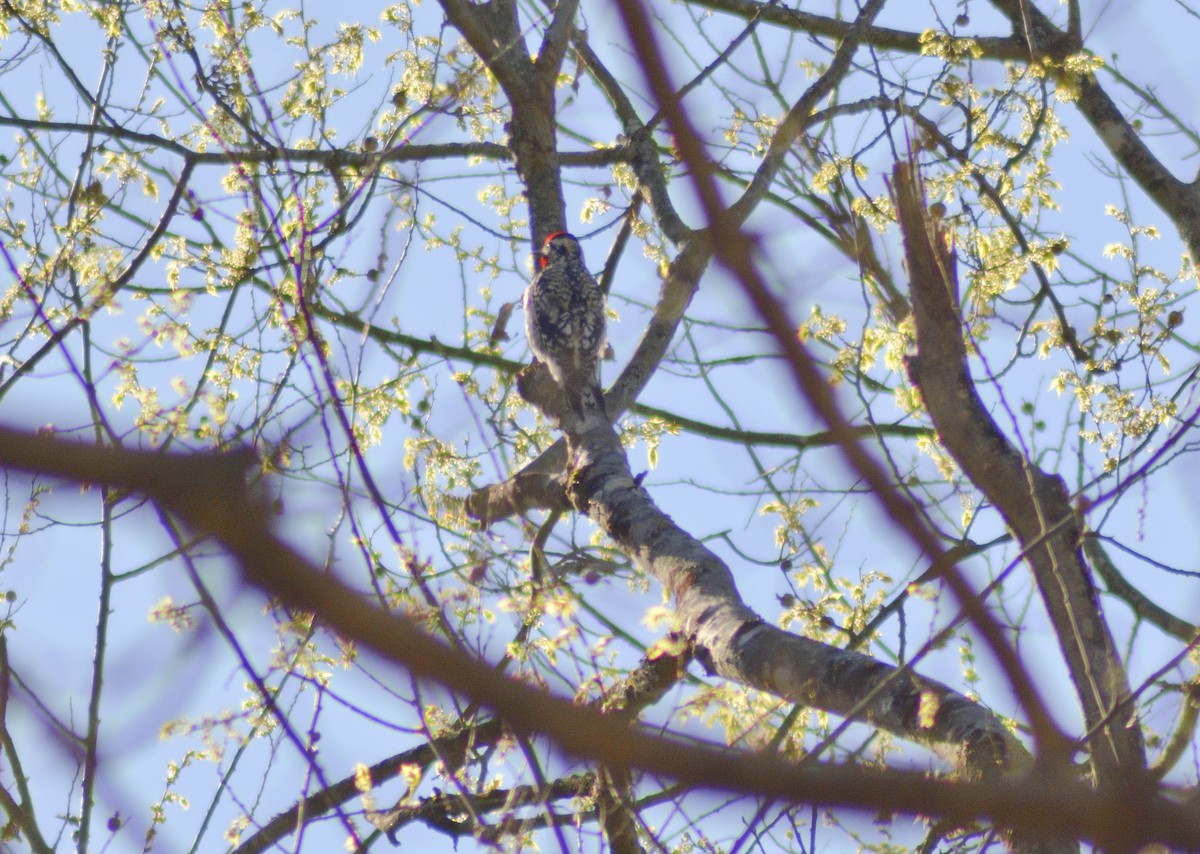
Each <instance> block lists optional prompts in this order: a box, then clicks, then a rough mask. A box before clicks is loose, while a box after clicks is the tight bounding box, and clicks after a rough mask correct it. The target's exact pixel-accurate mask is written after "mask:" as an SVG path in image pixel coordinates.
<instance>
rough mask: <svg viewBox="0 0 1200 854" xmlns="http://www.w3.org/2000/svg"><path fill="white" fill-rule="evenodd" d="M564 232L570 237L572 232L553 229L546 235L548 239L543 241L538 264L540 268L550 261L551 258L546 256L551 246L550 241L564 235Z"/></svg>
mask: <svg viewBox="0 0 1200 854" xmlns="http://www.w3.org/2000/svg"><path fill="white" fill-rule="evenodd" d="M564 234H566V235H567V236H568V237H570V234H568V233H567V232H565V231H552V232H550V233H549V234H547V235H546V239H545V240H543V241H542V251H541V252H539V253H538V260H537V264H538V269H539V270H540V269H542V268H543V267H545V266H546V265H547V264H549V263H550V259H549V258H547V257H546V250H547V249H548V248H549V247H550V241H551V240H553V239H554V238H556V237H562V236H563V235H564Z"/></svg>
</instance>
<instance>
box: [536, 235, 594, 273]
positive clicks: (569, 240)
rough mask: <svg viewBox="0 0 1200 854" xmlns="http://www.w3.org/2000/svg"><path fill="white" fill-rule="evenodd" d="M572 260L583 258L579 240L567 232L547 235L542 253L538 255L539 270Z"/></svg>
mask: <svg viewBox="0 0 1200 854" xmlns="http://www.w3.org/2000/svg"><path fill="white" fill-rule="evenodd" d="M572 258H574V259H580V260H581V259H582V258H583V249H582V247H580V245H579V238H577V237H576V236H575V235H573V234H567V232H565V231H556V232H554V233H553V234H548V235H546V242H545V243H543V244H542V251H541V253H540V254H539V255H538V269H541V268H542V267H545V266H546V265H547V264H550V263H551V262H557V261H566V260H569V259H572Z"/></svg>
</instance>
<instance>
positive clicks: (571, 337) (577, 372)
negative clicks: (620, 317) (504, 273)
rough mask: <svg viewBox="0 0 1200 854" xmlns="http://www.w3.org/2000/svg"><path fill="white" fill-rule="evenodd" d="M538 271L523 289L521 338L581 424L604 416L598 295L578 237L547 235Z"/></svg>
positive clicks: (601, 298) (603, 337)
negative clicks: (523, 332)
mask: <svg viewBox="0 0 1200 854" xmlns="http://www.w3.org/2000/svg"><path fill="white" fill-rule="evenodd" d="M537 265H538V271H537V273H536V274H535V275H534V277H533V279H532V281H530V283H529V287H527V288H526V289H525V296H524V298H523V300H522V304H523V306H524V309H525V337H526V338H527V339H528V340H529V349H530V350H532V351H533V355H534V357H535V358H536V361H538V362H541V363H542V364H544V365H545V366H546V367H547V368H549V369H550V376H552V377H553V378H554V381H555V382H556V383H557V384H558V387H559V388H560V389H562V392H563V396H564V397H565V399H566V402H567V404H568V405H569V406H570V408H571V409H572V410H574V412H575V413H576V414H577V415H578V416H579V417H580V419H581V420H582V421H584V422H586V421H587V420H588V415H589V413H599V414H600V415H601V416H603V415H604V392H603V391H602V390H601V388H600V359H601V357H602V355H603V354H604V348H605V343H606V331H605V317H604V311H605V308H604V302H605V301H604V291H602V290H601V289H600V285H599V284H598V283H597V282H596V280H595V279H594V278H593V277H592V274H591V273H589V272H588V269H587V265H586V264H585V263H584V261H583V247H581V246H580V245H579V239H578V238H577V237H575V236H574V235H573V234H568V233H567V232H565V231H556V232H554V233H552V234H550V235H547V237H546V240H545V242H544V243H543V244H542V250H541V252H540V253H539V254H538V256H537Z"/></svg>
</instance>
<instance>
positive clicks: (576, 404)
mask: <svg viewBox="0 0 1200 854" xmlns="http://www.w3.org/2000/svg"><path fill="white" fill-rule="evenodd" d="M568 402H569V403H570V404H571V409H573V410H574V411H575V413H576V414H577V415H578V416H579V418H580V420H581V421H582V422H583V423H584V424H587V423H588V422H589V421H591V420H592V419H595V418H599V419H603V420H604V422H605V423H608V413H607V412H606V411H605V409H604V390H603V389H602V388H600V383H599V382H597V381H595V380H593V381H591V382H587V383H581V384H580V385H579V387H578V390H577V393H572V394H570V395H569V401H568Z"/></svg>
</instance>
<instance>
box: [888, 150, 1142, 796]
mask: <svg viewBox="0 0 1200 854" xmlns="http://www.w3.org/2000/svg"><path fill="white" fill-rule="evenodd" d="M894 190H895V194H896V205H897V214H898V217H899V220H900V227H901V230H902V232H903V234H904V248H905V257H906V259H907V261H908V271H909V276H910V278H911V289H912V297H913V313H914V316H915V320H916V330H917V353H916V355H914V356H912V357H910V358H909V362H908V369H909V374H910V375H911V377H912V380H913V383H914V385H916V386H917V387H918V388H919V389H920V391H921V396H922V398H923V399H924V401H925V405H926V407H927V408H928V410H929V414H930V417H931V419H932V420H933V423H934V426H935V427H936V428H937V430H938V435H939V437H940V438H941V442H942V444H943V445H944V446H945V447H946V449H947V450H948V451H949V452H950V454H951V455H952V456H953V457H954V459H955V460H956V461H957V463H958V464H959V466H960V467H962V469H963V471H964V472H965V473H966V474H967V476H968V477H969V478H970V479H971V482H972V483H974V484H975V486H977V487H978V488H979V489H980V490H981V491H982V492H983V493H984V495H986V496H987V498H988V500H989V501H990V502H991V503H992V504H994V505H995V506H996V508H997V509H998V510H999V511H1000V513H1001V514H1002V515H1003V516H1004V520H1005V522H1006V523H1007V524H1008V526H1009V528H1011V529H1012V531H1013V533H1014V534H1015V535H1016V537H1017V539H1018V541H1019V542H1020V544H1021V546H1022V549H1023V551H1024V554H1025V555H1026V559H1027V560H1028V561H1029V563H1030V566H1031V567H1032V569H1033V572H1034V577H1035V579H1036V580H1037V584H1038V588H1039V590H1040V591H1041V594H1042V599H1043V601H1044V603H1045V605H1046V608H1047V610H1048V611H1049V613H1050V617H1051V620H1052V621H1053V624H1054V627H1055V631H1056V633H1057V635H1058V640H1059V644H1060V646H1061V647H1062V649H1063V654H1064V655H1065V656H1066V658H1067V661H1068V663H1069V665H1070V668H1069V670H1070V673H1071V676H1072V678H1073V679H1074V680H1075V689H1076V692H1077V694H1078V695H1079V697H1080V701H1081V703H1082V705H1083V710H1084V719H1085V721H1086V722H1087V726H1088V729H1089V730H1092V729H1095V728H1097V727H1100V724H1101V722H1102V721H1106V720H1107V721H1109V723H1108V724H1107V725H1105V726H1103V727H1102V728H1101V730H1100V734H1099V735H1098V736H1097V737H1094V738H1093V739H1092V741H1091V743H1090V744H1089V748H1090V751H1091V756H1092V761H1093V764H1094V768H1095V771H1096V775H1097V780H1098V781H1099V782H1100V783H1101V784H1102V785H1113V786H1116V785H1119V784H1124V783H1125V782H1127V781H1129V780H1131V779H1133V780H1136V779H1137V775H1138V774H1139V772H1140V771H1142V770H1144V768H1145V749H1144V746H1143V744H1142V737H1141V729H1140V727H1138V726H1137V725H1136V724H1135V725H1133V726H1129V725H1128V724H1127V720H1126V717H1127V716H1126V715H1125V714H1119V715H1113V714H1112V712H1113V711H1114V710H1115V709H1118V708H1120V707H1121V706H1123V705H1124V704H1125V703H1126V702H1127V700H1128V699H1129V687H1128V682H1127V679H1126V676H1125V672H1124V668H1123V666H1122V665H1121V661H1120V657H1119V655H1118V653H1117V650H1116V647H1115V644H1114V643H1113V640H1112V636H1111V635H1110V634H1109V631H1108V625H1107V623H1105V621H1104V618H1103V615H1102V613H1101V610H1100V602H1099V597H1098V596H1097V592H1096V588H1095V586H1094V585H1093V583H1092V579H1091V574H1090V573H1089V572H1088V569H1087V566H1086V564H1085V563H1084V561H1083V556H1082V553H1081V551H1080V545H1081V536H1082V532H1081V528H1080V520H1079V518H1078V516H1077V515H1076V514H1075V511H1074V508H1073V507H1072V506H1071V503H1070V499H1069V495H1068V493H1067V489H1066V485H1065V484H1064V483H1063V481H1062V478H1060V477H1058V476H1056V475H1049V474H1047V473H1046V472H1044V471H1042V470H1041V469H1039V468H1038V467H1036V466H1035V465H1033V463H1031V462H1030V461H1029V460H1028V459H1027V458H1026V457H1025V455H1024V454H1023V453H1022V452H1021V451H1020V450H1019V449H1018V448H1016V447H1015V446H1014V445H1013V444H1012V443H1011V442H1010V441H1009V440H1008V439H1007V438H1006V437H1005V436H1004V434H1003V432H1002V431H1001V430H1000V428H999V427H998V426H997V425H996V423H995V421H994V420H993V419H992V417H991V415H990V414H989V412H988V411H987V408H986V407H985V406H984V404H983V402H982V401H981V400H980V398H979V395H978V393H977V392H976V389H975V385H974V383H973V381H972V380H971V378H970V375H969V373H968V370H967V350H966V345H965V343H964V341H963V324H962V316H961V312H960V310H959V303H958V282H957V279H956V276H955V272H954V256H953V252H952V251H951V250H950V249H948V248H947V242H946V238H945V236H944V235H943V234H942V233H941V231H940V229H939V227H938V225H937V223H936V222H935V221H934V220H933V219H932V218H931V217H929V216H928V214H927V212H926V210H925V206H924V196H923V193H922V191H921V187H920V179H919V177H918V175H917V174H916V172H915V169H914V168H913V167H912V166H911V165H910V164H907V163H900V164H897V166H896V168H895V172H894ZM1130 713H1132V709H1131V710H1130ZM1114 719H1115V720H1114Z"/></svg>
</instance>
